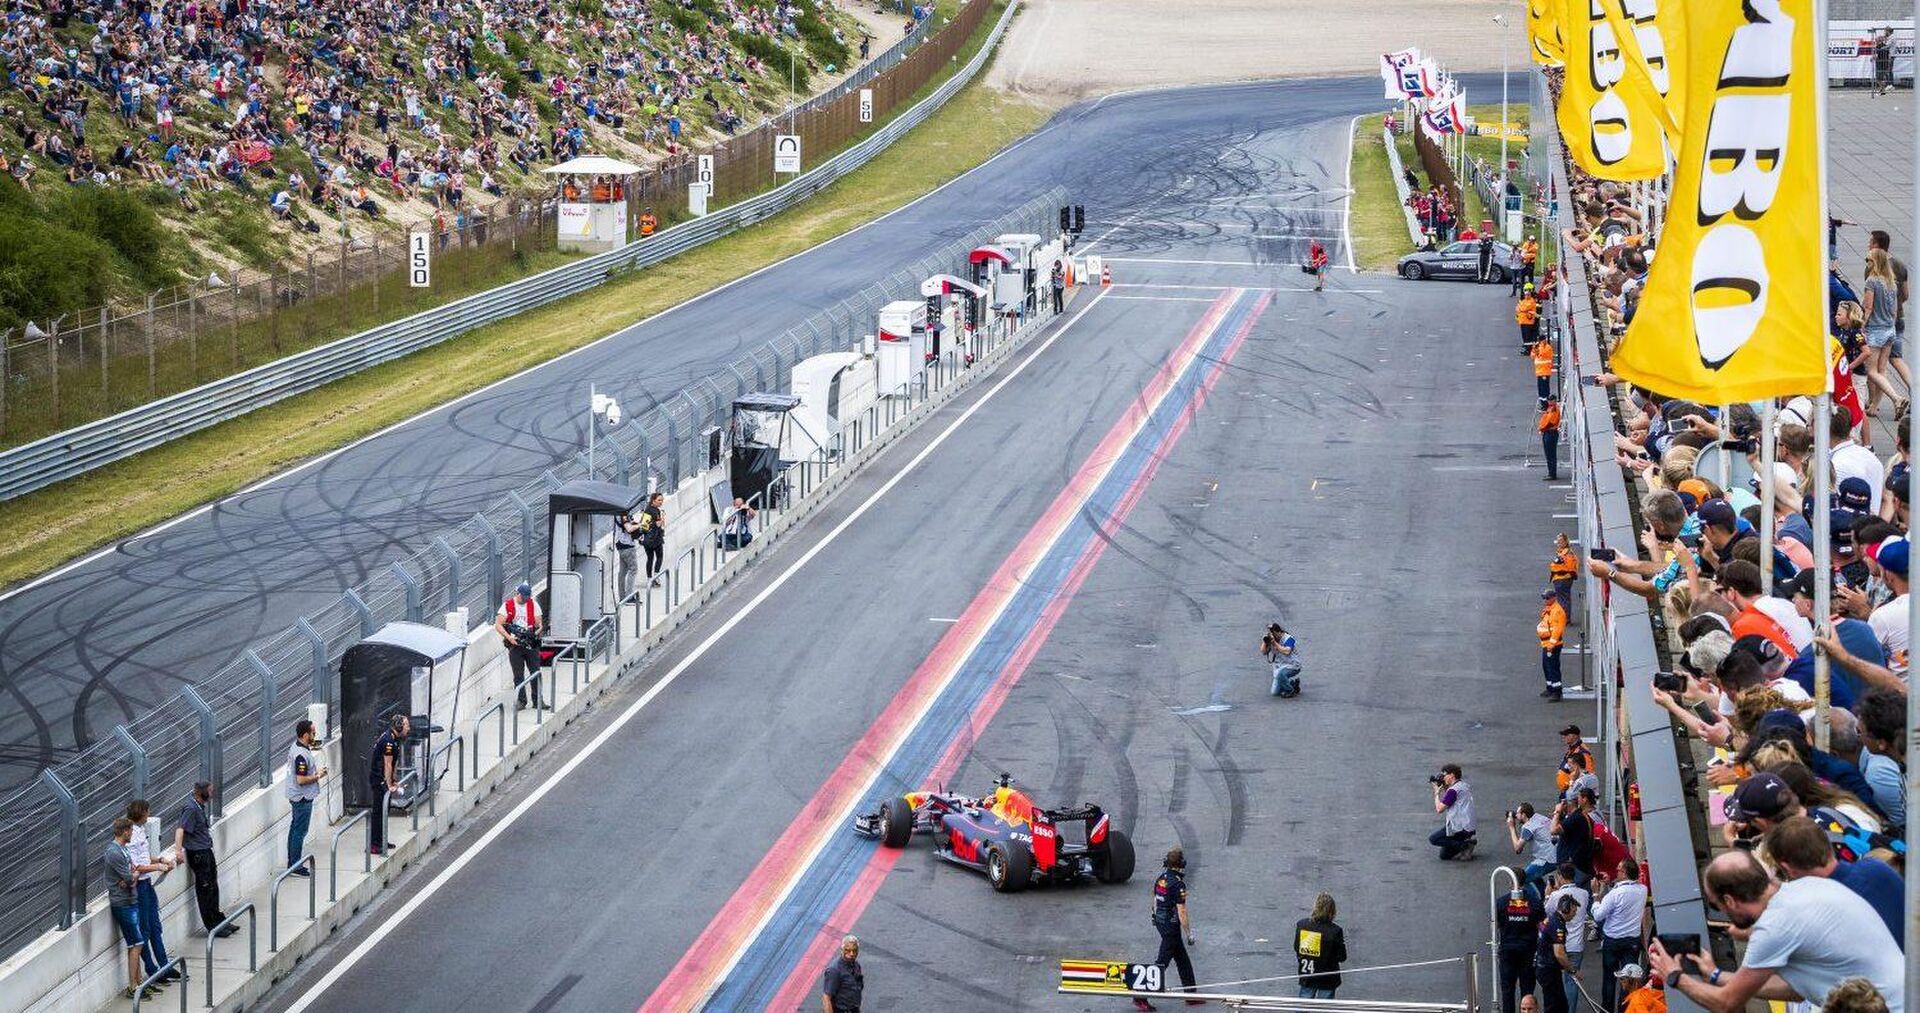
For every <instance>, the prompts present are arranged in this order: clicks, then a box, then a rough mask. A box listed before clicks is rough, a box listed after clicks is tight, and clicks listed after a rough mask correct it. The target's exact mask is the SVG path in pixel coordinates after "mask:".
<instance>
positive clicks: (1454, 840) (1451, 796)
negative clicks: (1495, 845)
mask: <svg viewBox="0 0 1920 1013" xmlns="http://www.w3.org/2000/svg"><path fill="white" fill-rule="evenodd" d="M1432 785H1433V811H1434V812H1436V813H1438V814H1440V829H1438V830H1435V831H1434V832H1433V833H1432V834H1430V835H1428V837H1427V843H1429V844H1432V845H1433V846H1434V847H1436V848H1439V849H1440V860H1441V861H1443V862H1446V861H1453V860H1456V859H1457V860H1459V861H1463V862H1464V861H1467V860H1469V859H1471V858H1473V846H1474V836H1475V827H1476V826H1477V825H1478V824H1477V822H1476V821H1475V819H1474V816H1473V787H1472V786H1471V785H1469V784H1468V783H1467V780H1466V775H1465V774H1464V773H1462V772H1461V770H1460V765H1459V764H1457V763H1449V764H1447V765H1446V766H1443V767H1441V768H1440V774H1439V775H1438V776H1437V777H1434V778H1433V779H1432Z"/></svg>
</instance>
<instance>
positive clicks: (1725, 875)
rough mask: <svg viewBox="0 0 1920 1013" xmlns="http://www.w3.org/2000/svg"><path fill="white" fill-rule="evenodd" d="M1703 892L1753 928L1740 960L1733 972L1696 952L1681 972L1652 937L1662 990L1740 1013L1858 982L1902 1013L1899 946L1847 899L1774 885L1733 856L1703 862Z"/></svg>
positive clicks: (1875, 918)
mask: <svg viewBox="0 0 1920 1013" xmlns="http://www.w3.org/2000/svg"><path fill="white" fill-rule="evenodd" d="M1702 887H1703V890H1704V892H1705V895H1706V899H1707V901H1708V903H1710V904H1713V905H1714V906H1715V907H1718V908H1719V909H1720V910H1722V911H1724V912H1726V914H1727V917H1728V918H1729V920H1731V921H1732V922H1733V924H1734V925H1735V926H1737V927H1740V928H1744V929H1750V930H1751V935H1750V936H1749V937H1748V940H1747V948H1746V954H1745V958H1744V960H1743V961H1742V963H1741V965H1740V967H1739V968H1738V969H1737V970H1735V971H1733V972H1732V973H1731V974H1728V973H1725V972H1723V971H1721V970H1720V969H1719V968H1718V967H1715V966H1714V964H1713V962H1712V961H1711V960H1709V959H1708V958H1707V957H1706V956H1705V955H1703V954H1700V953H1693V954H1689V955H1688V958H1687V963H1686V964H1684V965H1683V964H1682V963H1681V961H1680V960H1678V959H1676V958H1675V957H1674V956H1673V955H1671V954H1669V953H1668V952H1667V950H1666V948H1665V947H1664V946H1663V945H1661V942H1660V941H1659V940H1658V939H1656V940H1654V942H1653V943H1651V944H1650V945H1649V946H1648V951H1649V953H1650V954H1651V957H1652V961H1651V962H1652V965H1653V971H1654V973H1656V974H1658V975H1660V976H1661V978H1662V979H1663V980H1665V981H1666V983H1667V986H1668V987H1669V988H1678V989H1679V990H1680V992H1682V993H1683V994H1685V995H1686V997H1687V998H1689V999H1691V1000H1693V1001H1694V1002H1695V1003H1697V1004H1699V1005H1700V1006H1701V1007H1703V1008H1705V1009H1707V1010H1710V1011H1712V1013H1737V1011H1739V1010H1741V1009H1743V1008H1744V1007H1745V1006H1746V1004H1747V1002H1748V1000H1751V999H1756V998H1765V999H1774V1000H1785V1001H1789V1002H1791V1001H1796V1000H1801V999H1805V998H1806V997H1808V996H1816V997H1817V996H1824V995H1826V994H1828V993H1829V992H1831V991H1833V989H1834V987H1835V986H1837V985H1839V984H1840V983H1841V982H1842V981H1844V980H1846V979H1848V978H1865V979H1867V981H1869V982H1871V983H1872V984H1873V986H1874V988H1876V989H1878V990H1879V992H1880V994H1881V995H1882V996H1884V997H1885V998H1886V1000H1887V1007H1888V1008H1889V1009H1890V1010H1896V1011H1897V1010H1900V1009H1901V1008H1902V1007H1903V1005H1904V1001H1903V999H1904V992H1903V986H1904V985H1905V974H1906V963H1905V960H1904V959H1903V958H1902V957H1901V954H1900V947H1899V946H1898V945H1896V944H1895V943H1894V941H1893V936H1892V935H1891V934H1889V933H1888V932H1887V928H1886V926H1885V925H1883V924H1882V923H1881V921H1880V917H1879V915H1877V914H1875V913H1874V910H1873V907H1872V905H1870V904H1868V903H1867V902H1866V901H1864V900H1862V899H1860V897H1859V896H1858V895H1856V894H1855V893H1853V891H1851V890H1848V889H1847V888H1846V887H1844V886H1841V885H1840V884H1839V883H1836V882H1834V881H1832V880H1830V879H1825V878H1822V877H1819V876H1807V877H1804V878H1801V879H1796V880H1793V881H1792V882H1789V883H1784V884H1783V883H1779V882H1776V881H1775V880H1774V879H1773V878H1772V877H1770V876H1768V875H1767V870H1766V869H1765V868H1763V867H1762V866H1761V865H1760V862H1759V861H1758V860H1757V859H1755V858H1754V857H1753V856H1752V855H1750V854H1748V853H1747V852H1745V851H1739V850H1735V851H1729V852H1726V853H1725V854H1722V855H1719V856H1717V857H1715V858H1714V859H1713V861H1711V862H1709V863H1708V864H1707V869H1706V872H1705V874H1704V875H1703V876H1702Z"/></svg>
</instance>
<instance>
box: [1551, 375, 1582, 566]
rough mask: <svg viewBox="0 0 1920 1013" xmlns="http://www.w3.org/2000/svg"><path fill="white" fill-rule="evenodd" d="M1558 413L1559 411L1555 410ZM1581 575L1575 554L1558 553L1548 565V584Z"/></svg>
mask: <svg viewBox="0 0 1920 1013" xmlns="http://www.w3.org/2000/svg"><path fill="white" fill-rule="evenodd" d="M1555 410H1556V411H1557V410H1558V409H1555ZM1579 573H1580V564H1579V563H1577V562H1575V561H1574V558H1573V553H1571V552H1561V553H1556V554H1555V555H1554V557H1553V562H1551V563H1548V564H1547V582H1548V583H1551V584H1558V583H1560V582H1561V581H1563V580H1572V579H1573V578H1574V577H1575V576H1577V575H1579Z"/></svg>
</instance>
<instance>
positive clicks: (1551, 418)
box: [1540, 404, 1560, 433]
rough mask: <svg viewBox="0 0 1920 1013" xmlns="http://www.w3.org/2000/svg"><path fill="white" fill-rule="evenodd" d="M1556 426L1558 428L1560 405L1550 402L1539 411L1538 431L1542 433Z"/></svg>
mask: <svg viewBox="0 0 1920 1013" xmlns="http://www.w3.org/2000/svg"><path fill="white" fill-rule="evenodd" d="M1558 428H1560V406H1559V405H1557V404H1550V405H1548V406H1547V408H1546V410H1545V411H1543V412H1541V413H1540V431H1541V432H1543V433H1544V432H1549V431H1551V430H1554V429H1558Z"/></svg>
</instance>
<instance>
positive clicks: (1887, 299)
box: [1834, 249, 1905, 510]
mask: <svg viewBox="0 0 1920 1013" xmlns="http://www.w3.org/2000/svg"><path fill="white" fill-rule="evenodd" d="M1899 287H1900V286H1899V282H1898V281H1897V280H1896V279H1895V278H1894V274H1893V261H1892V259H1891V258H1889V257H1888V256H1887V251H1885V250H1874V249H1870V250H1868V251H1867V280H1866V287H1865V289H1864V290H1863V291H1862V292H1861V293H1860V308H1861V309H1863V310H1865V311H1866V314H1867V325H1866V336H1867V405H1866V413H1867V414H1868V415H1873V414H1874V413H1875V410H1876V406H1877V404H1878V402H1879V400H1880V394H1881V393H1882V392H1884V393H1885V394H1886V395H1887V396H1888V397H1890V398H1892V399H1893V402H1894V405H1895V410H1896V411H1897V410H1898V409H1899V406H1900V405H1902V404H1904V403H1905V399H1904V398H1902V397H1901V396H1900V395H1899V393H1898V392H1897V391H1896V389H1895V388H1894V386H1893V381H1892V379H1891V378H1890V377H1889V376H1888V375H1887V374H1888V371H1889V370H1890V369H1891V366H1890V363H1891V361H1892V357H1893V339H1894V320H1895V317H1896V314H1897V313H1898V309H1899V305H1900V301H1899V299H1900V297H1899V295H1898V292H1899ZM1835 414H1836V415H1838V414H1839V413H1838V412H1836V413H1835ZM1847 421H1848V427H1849V429H1851V428H1852V421H1853V420H1852V418H1851V416H1849V418H1848V420H1847ZM1834 438H1835V441H1836V447H1835V455H1836V460H1835V462H1834V466H1835V468H1836V469H1838V467H1839V461H1838V460H1837V455H1838V440H1839V434H1837V433H1836V434H1835V437H1834ZM1862 449H1864V448H1862ZM1869 484H1871V485H1872V486H1873V487H1874V488H1875V490H1876V493H1875V500H1876V502H1875V504H1874V507H1873V509H1875V510H1878V509H1879V504H1878V502H1877V501H1878V492H1877V490H1878V488H1879V485H1880V483H1879V482H1878V481H1873V482H1870V483H1869Z"/></svg>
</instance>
